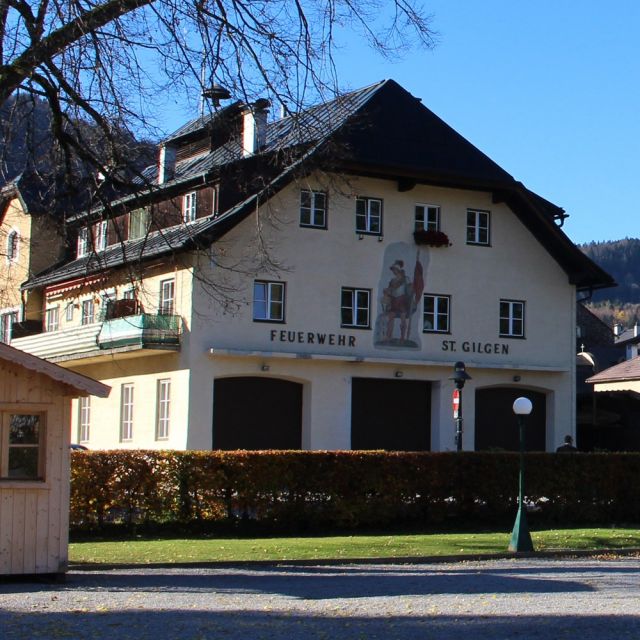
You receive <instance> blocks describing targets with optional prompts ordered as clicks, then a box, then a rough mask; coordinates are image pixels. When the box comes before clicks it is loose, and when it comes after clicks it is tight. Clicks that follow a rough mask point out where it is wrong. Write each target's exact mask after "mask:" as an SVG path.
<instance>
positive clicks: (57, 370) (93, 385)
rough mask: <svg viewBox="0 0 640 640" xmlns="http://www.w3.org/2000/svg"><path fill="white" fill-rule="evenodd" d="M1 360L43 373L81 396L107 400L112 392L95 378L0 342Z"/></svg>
mask: <svg viewBox="0 0 640 640" xmlns="http://www.w3.org/2000/svg"><path fill="white" fill-rule="evenodd" d="M0 360H4V361H6V362H12V363H14V364H18V365H21V366H23V367H24V368H25V369H29V370H30V371H37V372H38V373H42V374H44V375H46V376H48V377H49V378H51V379H52V380H55V381H57V382H61V383H63V384H66V385H67V386H69V387H71V388H72V389H73V391H74V392H75V393H76V394H77V395H79V396H83V395H92V396H98V397H99V398H106V397H107V396H108V395H109V393H110V391H111V387H109V386H107V385H106V384H102V382H98V381H97V380H94V379H93V378H89V377H87V376H83V375H81V374H79V373H75V372H73V371H69V369H64V368H63V367H61V366H59V365H57V364H54V363H53V362H48V361H47V360H43V359H42V358H37V357H36V356H33V355H31V354H30V353H26V352H25V351H20V350H19V349H16V348H14V347H11V346H9V345H8V344H4V343H3V342H0Z"/></svg>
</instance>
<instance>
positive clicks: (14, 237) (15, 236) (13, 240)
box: [7, 229, 20, 262]
mask: <svg viewBox="0 0 640 640" xmlns="http://www.w3.org/2000/svg"><path fill="white" fill-rule="evenodd" d="M19 251H20V234H19V233H18V231H17V229H12V230H11V231H10V232H9V234H8V235H7V262H17V260H18V253H19Z"/></svg>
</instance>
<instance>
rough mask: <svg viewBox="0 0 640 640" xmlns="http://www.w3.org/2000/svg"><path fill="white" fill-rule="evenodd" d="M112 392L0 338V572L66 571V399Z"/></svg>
mask: <svg viewBox="0 0 640 640" xmlns="http://www.w3.org/2000/svg"><path fill="white" fill-rule="evenodd" d="M110 390H111V389H110V387H108V386H106V385H104V384H102V383H100V382H97V381H96V380H93V379H92V378H88V377H86V376H83V375H80V374H77V373H74V372H72V371H68V370H67V369H63V368H62V367H60V366H58V365H56V364H53V363H51V362H47V361H45V360H42V359H40V358H37V357H35V356H32V355H30V354H28V353H24V352H23V351H19V350H18V349H14V348H13V347H10V346H9V345H6V344H3V343H0V575H18V574H22V575H25V574H27V575H30V574H61V573H64V572H65V571H66V569H67V558H68V541H69V441H70V435H71V400H72V398H74V397H78V396H87V395H95V396H99V397H101V398H105V397H107V396H108V395H109V392H110Z"/></svg>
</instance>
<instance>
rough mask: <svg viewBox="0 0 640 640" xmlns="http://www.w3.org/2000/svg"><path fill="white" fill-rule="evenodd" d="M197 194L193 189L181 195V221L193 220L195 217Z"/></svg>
mask: <svg viewBox="0 0 640 640" xmlns="http://www.w3.org/2000/svg"><path fill="white" fill-rule="evenodd" d="M197 204H198V196H197V194H196V192H195V191H192V192H191V193H185V194H184V195H183V196H182V221H183V222H193V221H194V220H195V219H196V210H197Z"/></svg>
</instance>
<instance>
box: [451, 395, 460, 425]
mask: <svg viewBox="0 0 640 640" xmlns="http://www.w3.org/2000/svg"><path fill="white" fill-rule="evenodd" d="M452 401H453V417H454V419H456V418H457V417H458V412H459V410H460V390H459V389H454V390H453V398H452Z"/></svg>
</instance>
